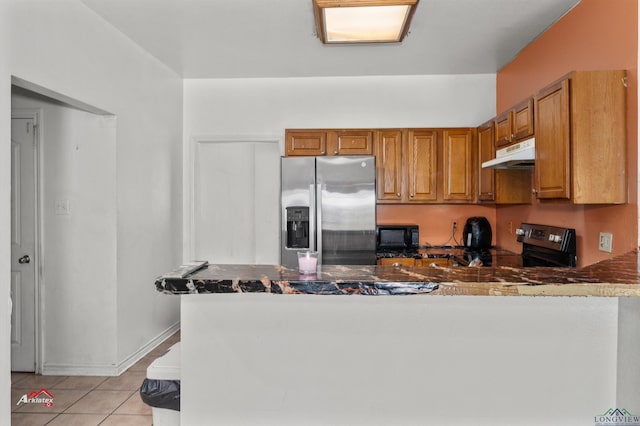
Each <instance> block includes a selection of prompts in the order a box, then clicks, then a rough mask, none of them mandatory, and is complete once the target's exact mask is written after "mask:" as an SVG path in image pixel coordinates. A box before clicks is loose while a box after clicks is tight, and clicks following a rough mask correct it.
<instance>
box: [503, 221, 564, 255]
mask: <svg viewBox="0 0 640 426" xmlns="http://www.w3.org/2000/svg"><path fill="white" fill-rule="evenodd" d="M516 235H517V239H518V242H521V243H523V244H530V245H534V246H538V247H545V248H548V249H551V250H555V251H561V252H567V253H571V252H575V250H576V248H575V246H576V231H575V229H571V228H560V227H557V226H550V225H536V224H532V223H523V224H521V225H520V228H518V229H516Z"/></svg>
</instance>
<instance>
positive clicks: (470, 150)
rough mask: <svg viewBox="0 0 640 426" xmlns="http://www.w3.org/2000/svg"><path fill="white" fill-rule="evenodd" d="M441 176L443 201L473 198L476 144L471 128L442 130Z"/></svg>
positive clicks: (469, 199) (471, 199)
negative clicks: (442, 179) (442, 180)
mask: <svg viewBox="0 0 640 426" xmlns="http://www.w3.org/2000/svg"><path fill="white" fill-rule="evenodd" d="M442 139H443V160H444V161H443V167H442V170H443V173H442V175H443V178H444V191H443V198H444V200H445V201H473V200H474V198H475V191H474V188H475V176H476V154H475V152H476V145H475V138H474V130H473V129H445V130H444V131H443V137H442Z"/></svg>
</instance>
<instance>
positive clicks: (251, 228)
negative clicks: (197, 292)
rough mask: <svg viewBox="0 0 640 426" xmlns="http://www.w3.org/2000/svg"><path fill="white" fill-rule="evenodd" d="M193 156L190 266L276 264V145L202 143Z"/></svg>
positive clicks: (278, 251) (278, 171)
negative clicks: (200, 262)
mask: <svg viewBox="0 0 640 426" xmlns="http://www.w3.org/2000/svg"><path fill="white" fill-rule="evenodd" d="M195 154H196V155H195V157H194V169H195V170H194V190H193V191H194V192H193V197H194V201H193V205H194V217H193V230H192V241H193V251H192V255H193V260H207V261H209V262H210V263H231V264H239V263H246V264H274V263H278V258H279V253H280V249H279V230H280V228H279V220H278V217H279V196H280V189H279V188H280V150H279V146H278V144H277V143H276V142H251V141H246V142H245V141H232V142H219V141H216V142H209V141H202V142H199V143H198V144H197V146H196V152H195Z"/></svg>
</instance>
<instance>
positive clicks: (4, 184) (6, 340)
mask: <svg viewBox="0 0 640 426" xmlns="http://www.w3.org/2000/svg"><path fill="white" fill-rule="evenodd" d="M9 27H10V25H9V13H8V7H7V4H6V3H5V2H2V1H0V424H2V425H8V424H11V407H12V405H11V402H10V401H11V374H10V373H9V371H10V369H11V344H10V336H11V311H10V308H9V303H10V292H9V291H10V290H9V283H10V282H11V265H10V263H11V244H10V241H11V233H10V229H11V228H10V223H11V211H10V210H11V201H10V197H11V192H10V191H11V184H10V182H11V161H10V158H11V157H10V155H9V152H10V149H11V77H10V71H9V62H8V61H7V60H5V58H6V56H7V55H6V52H8V49H9V34H10V32H9Z"/></svg>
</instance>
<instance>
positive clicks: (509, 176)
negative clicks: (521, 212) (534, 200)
mask: <svg viewBox="0 0 640 426" xmlns="http://www.w3.org/2000/svg"><path fill="white" fill-rule="evenodd" d="M495 180H496V204H531V197H532V196H531V170H496V171H495Z"/></svg>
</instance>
